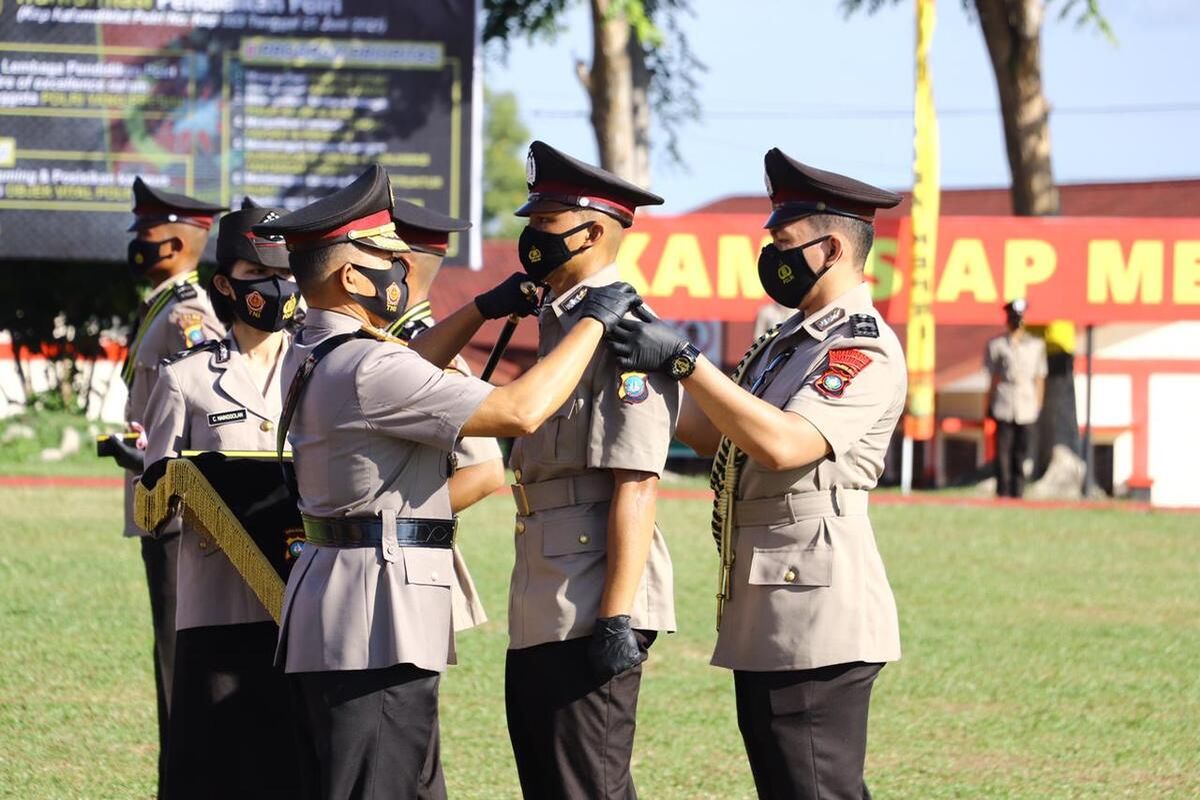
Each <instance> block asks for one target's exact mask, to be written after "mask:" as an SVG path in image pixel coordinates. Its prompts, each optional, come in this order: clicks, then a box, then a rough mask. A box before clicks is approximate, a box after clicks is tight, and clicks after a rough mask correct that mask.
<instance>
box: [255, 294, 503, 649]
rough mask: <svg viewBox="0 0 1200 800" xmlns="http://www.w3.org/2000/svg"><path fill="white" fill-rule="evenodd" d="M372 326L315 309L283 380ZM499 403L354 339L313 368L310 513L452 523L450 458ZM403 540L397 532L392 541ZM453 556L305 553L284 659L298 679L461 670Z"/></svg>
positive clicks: (295, 422)
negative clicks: (326, 347) (399, 669)
mask: <svg viewBox="0 0 1200 800" xmlns="http://www.w3.org/2000/svg"><path fill="white" fill-rule="evenodd" d="M360 327H361V323H360V322H359V320H357V319H355V318H354V317H350V316H347V315H345V314H340V313H337V312H332V311H326V310H324V309H316V308H314V309H310V310H309V312H308V316H307V318H306V319H305V323H304V327H303V328H302V329H301V330H300V333H299V334H298V335H297V337H296V339H295V340H294V342H293V343H292V347H291V349H290V350H289V351H288V355H287V358H286V360H285V362H284V370H283V381H284V385H285V386H286V385H289V384H290V383H291V380H292V376H293V375H294V374H295V373H296V371H297V370H298V369H299V367H300V365H301V364H302V363H303V362H304V360H305V359H307V358H308V356H309V355H310V354H311V353H312V351H313V349H314V348H315V347H316V346H317V345H319V344H320V343H321V342H323V341H324V340H325V339H327V338H329V337H331V336H335V335H337V334H341V333H352V332H354V331H356V330H358V329H359V328H360ZM491 391H492V387H491V386H490V385H489V384H486V383H484V382H483V381H480V380H478V379H476V378H469V377H466V376H463V375H459V374H457V373H455V372H453V371H451V372H446V371H444V370H442V369H439V368H437V367H435V366H434V365H432V364H430V363H429V362H428V361H426V360H425V359H423V358H421V356H419V355H417V354H416V353H414V352H413V351H412V350H410V349H409V348H408V347H406V346H404V345H402V344H399V343H392V342H378V341H374V340H363V339H355V340H351V341H349V342H347V343H345V344H343V345H342V346H341V347H339V348H337V349H336V350H334V351H332V352H331V353H329V354H328V355H327V356H326V357H325V358H324V360H322V361H321V363H320V364H319V365H318V366H317V368H316V370H314V372H313V374H312V376H311V377H310V379H309V381H308V386H307V388H306V390H305V393H304V397H303V398H302V399H301V401H300V403H299V405H298V406H297V408H296V412H295V416H294V418H293V419H292V423H291V429H290V431H289V435H288V439H289V441H290V442H291V444H292V453H293V458H294V459H295V467H296V479H297V482H298V484H299V489H300V510H301V511H302V512H304V513H306V514H311V515H314V516H322V517H338V516H346V515H373V514H378V515H380V516H381V518H382V519H383V521H384V526H385V531H384V534H385V538H386V536H387V524H388V521H389V520H391V519H395V518H396V517H397V516H399V517H425V518H438V519H449V518H450V516H451V513H450V495H449V492H448V491H447V489H446V479H447V477H449V470H450V465H449V461H450V459H449V454H450V451H451V450H452V449H453V448H454V444H455V441H456V440H457V439H458V436H459V432H460V430H461V429H462V426H463V425H464V424H465V423H466V421H467V420H468V419H469V418H470V417H471V415H472V414H473V413H474V412H475V410H476V409H477V408H478V407H479V405H480V403H482V402H483V400H484V399H485V398H486V397H487V395H488V394H489V393H490V392H491ZM393 535H394V534H393ZM453 570H454V564H453V554H452V553H451V551H450V550H448V549H437V548H421V547H398V546H395V545H385V546H382V547H380V546H376V547H373V548H370V547H364V548H345V549H339V548H325V547H316V546H313V545H311V544H310V545H308V546H306V547H305V548H304V553H303V555H301V557H300V558H299V560H298V561H297V562H296V565H295V566H294V567H293V568H292V573H291V576H290V578H289V579H288V585H287V591H286V593H285V595H284V602H283V621H282V624H281V626H280V632H279V650H278V653H277V660H278V661H279V663H281V664H282V665H283V666H284V667H285V669H286V670H287V671H288V672H314V671H326V670H359V669H379V668H383V667H390V666H392V665H394V664H401V663H407V664H413V665H415V666H417V667H420V668H422V669H427V670H433V671H438V672H440V671H442V670H444V669H445V667H446V664H447V663H451V662H452V661H453V648H454V633H453V627H452V623H451V610H450V609H451V591H450V585H451V582H452V581H453V579H454V575H453Z"/></svg>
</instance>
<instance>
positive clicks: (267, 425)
mask: <svg viewBox="0 0 1200 800" xmlns="http://www.w3.org/2000/svg"><path fill="white" fill-rule="evenodd" d="M274 427H275V425H274V424H272V422H271V420H269V419H264V420H263V421H262V424H261V425H259V426H258V429H259V430H260V431H262V432H263V433H270V432H271V429H272V428H274Z"/></svg>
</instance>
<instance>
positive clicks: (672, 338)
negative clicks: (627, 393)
mask: <svg viewBox="0 0 1200 800" xmlns="http://www.w3.org/2000/svg"><path fill="white" fill-rule="evenodd" d="M633 315H634V317H635V318H636V319H623V320H621V321H620V322H619V323H617V325H616V327H614V328H613V329H612V330H611V331H609V333H608V345H609V347H611V348H612V351H613V353H614V354H615V355H616V356H617V363H619V364H620V365H621V369H622V370H625V371H627V372H666V373H668V374H669V367H670V365H671V362H672V361H673V360H674V359H675V356H677V355H679V354H680V353H682V352H683V349H684V348H685V347H687V346H688V344H689V342H688V340H687V339H686V338H684V337H683V336H681V335H680V334H679V332H678V331H676V330H675V329H674V328H672V327H671V326H670V325H668V324H667V323H665V322H663V321H662V320H661V319H659V318H658V317H656V316H654V315H653V314H651V313H650V312H649V311H648V310H647V309H646V308H644V307H643V308H638V309H635V310H634V312H633Z"/></svg>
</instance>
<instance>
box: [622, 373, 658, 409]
mask: <svg viewBox="0 0 1200 800" xmlns="http://www.w3.org/2000/svg"><path fill="white" fill-rule="evenodd" d="M649 396H650V385H649V384H648V383H647V382H646V373H644V372H623V373H621V385H620V387H619V388H618V389H617V397H619V398H620V399H621V402H622V403H625V404H627V405H636V404H638V403H640V402H642V401H643V400H645V399H646V398H647V397H649Z"/></svg>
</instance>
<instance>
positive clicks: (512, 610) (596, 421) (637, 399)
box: [508, 265, 680, 649]
mask: <svg viewBox="0 0 1200 800" xmlns="http://www.w3.org/2000/svg"><path fill="white" fill-rule="evenodd" d="M618 280H619V276H618V274H617V268H616V266H615V265H614V266H610V267H606V268H605V269H603V270H601V271H600V272H597V273H596V274H594V275H592V276H590V277H589V278H587V279H585V280H584V281H582V282H581V284H580V286H581V287H583V286H607V285H609V284H612V283H615V282H617V281H618ZM578 291H579V290H578V288H576V289H572V290H571V291H569V292H567V293H566V294H565V295H564V296H563V297H562V298H558V299H555V300H553V301H552V302H550V303H548V304H547V305H546V306H545V307H543V309H542V311H541V313H540V315H539V317H538V336H539V341H538V353H539V355H545V354H546V353H549V352H550V351H551V350H552V349H554V347H555V345H557V344H558V343H559V342H560V341H562V340H563V338H564V337H566V335H567V333H568V332H569V331H570V329H571V327H572V326H573V325H574V324H575V322H577V321H578V318H577V317H575V316H572V315H571V314H570V311H571V310H572V308H573V306H572V302H573V301H576V300H575V299H576V297H577V294H578ZM576 302H577V301H576ZM627 375H628V377H626V376H623V375H622V374H621V371H620V369H619V368H618V367H617V362H616V358H615V357H614V356H613V354H612V352H611V351H610V350H609V348H608V347H606V346H605V345H604V344H603V343H601V344H600V346H599V347H597V348H596V352H595V353H594V354H593V356H592V360H591V362H590V363H589V364H588V367H587V370H586V371H585V372H584V374H583V379H582V380H581V381H580V382H579V385H578V386H577V387H576V388H575V392H574V393H573V394H572V396H571V397H570V399H568V400H567V402H566V403H564V404H563V406H562V408H560V409H558V411H556V412H555V413H554V415H553V416H552V417H551V418H550V419H549V420H547V421H546V423H545V424H543V425H542V427H540V428H539V429H538V430H537V431H536V432H535V433H533V434H531V435H529V436H525V437H522V438H520V439H517V441H516V443H515V444H514V445H513V452H512V458H511V465H512V467H513V469H514V474H515V475H516V477H517V480H518V482H520V483H522V484H536V483H539V482H542V481H550V480H555V479H560V478H569V477H580V476H583V477H588V476H591V477H593V479H594V478H595V477H596V476H599V477H600V478H603V477H604V476H609V475H611V472H610V471H611V470H614V469H623V470H639V471H644V472H653V473H655V474H661V473H662V470H663V466H664V465H665V464H666V460H667V449H668V447H669V446H670V444H671V437H672V436H673V435H674V432H675V423H676V421H677V419H678V416H679V398H680V395H679V391H680V390H679V384H678V383H677V382H675V381H673V380H671V379H670V378H667V377H665V376H662V375H657V374H651V375H649V376H641V375H640V374H639V373H628V374H627ZM610 505H611V503H610V502H608V501H607V500H603V501H601V502H587V503H577V504H574V505H564V506H562V507H559V508H548V509H546V510H544V511H538V512H536V513H534V514H532V515H531V516H528V517H519V518H518V519H517V522H516V563H515V564H514V566H513V574H512V583H511V586H510V594H509V614H508V621H509V647H510V648H511V649H519V648H523V647H532V646H533V645H537V644H542V643H545V642H555V641H564V640H567V639H574V638H578V637H581V636H587V635H589V634H591V632H592V628H593V626H594V624H595V621H596V617H597V615H598V613H599V607H600V596H601V594H602V593H603V591H604V583H605V570H606V565H607V555H606V553H607V546H608V515H609V507H610ZM630 616H631V617H632V623H633V627H635V628H641V629H643V630H659V631H671V630H674V629H675V601H674V597H673V577H672V571H671V557H670V554H669V553H668V552H667V544H666V542H665V541H664V539H663V536H662V533H661V531H659V529H658V528H657V526H656V527H655V530H654V538H653V540H652V542H651V545H650V555H649V558H648V559H647V561H646V569H645V572H644V573H643V574H642V581H641V584H640V585H639V587H638V590H637V594H636V596H635V599H634V603H633V608H632V610H631V614H630Z"/></svg>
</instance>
